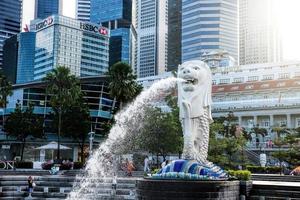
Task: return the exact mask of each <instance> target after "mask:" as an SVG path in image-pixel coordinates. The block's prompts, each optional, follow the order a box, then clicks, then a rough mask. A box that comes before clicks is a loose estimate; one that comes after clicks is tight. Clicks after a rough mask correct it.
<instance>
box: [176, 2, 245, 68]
mask: <svg viewBox="0 0 300 200" xmlns="http://www.w3.org/2000/svg"><path fill="white" fill-rule="evenodd" d="M238 37H239V36H238V1H237V0H213V1H206V0H183V1H182V44H181V45H182V62H184V61H187V60H193V59H200V58H201V56H202V54H203V53H207V52H211V51H214V50H226V51H227V52H228V53H229V55H230V56H232V57H233V58H234V59H235V61H236V64H238V59H239V39H238Z"/></svg>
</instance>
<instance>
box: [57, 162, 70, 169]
mask: <svg viewBox="0 0 300 200" xmlns="http://www.w3.org/2000/svg"><path fill="white" fill-rule="evenodd" d="M72 165H73V164H72V162H65V163H62V164H61V165H60V166H59V170H70V169H71V168H72Z"/></svg>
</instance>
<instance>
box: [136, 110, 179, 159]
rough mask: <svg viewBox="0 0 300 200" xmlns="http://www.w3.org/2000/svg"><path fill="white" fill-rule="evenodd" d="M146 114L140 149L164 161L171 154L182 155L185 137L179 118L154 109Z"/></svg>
mask: <svg viewBox="0 0 300 200" xmlns="http://www.w3.org/2000/svg"><path fill="white" fill-rule="evenodd" d="M146 113H147V114H146V119H145V122H144V124H143V128H142V138H140V143H139V145H140V148H141V149H142V150H145V151H149V152H150V153H153V154H155V155H157V156H162V157H163V158H164V159H165V158H166V156H167V155H168V154H170V153H182V152H181V151H182V146H183V137H182V130H181V125H180V123H178V116H177V115H176V116H175V115H174V114H173V113H172V112H170V113H167V112H163V111H162V110H161V109H159V108H152V107H149V108H148V109H147V111H146Z"/></svg>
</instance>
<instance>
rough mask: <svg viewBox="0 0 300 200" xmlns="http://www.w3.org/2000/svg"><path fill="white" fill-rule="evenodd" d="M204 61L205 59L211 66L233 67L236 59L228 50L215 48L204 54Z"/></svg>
mask: <svg viewBox="0 0 300 200" xmlns="http://www.w3.org/2000/svg"><path fill="white" fill-rule="evenodd" d="M201 58H202V59H201V60H202V61H204V62H205V63H206V64H208V66H209V67H210V68H216V67H232V66H234V65H235V60H234V58H232V57H231V56H229V54H228V52H227V51H224V50H223V51H222V50H215V51H211V52H208V53H204V54H202V57H201Z"/></svg>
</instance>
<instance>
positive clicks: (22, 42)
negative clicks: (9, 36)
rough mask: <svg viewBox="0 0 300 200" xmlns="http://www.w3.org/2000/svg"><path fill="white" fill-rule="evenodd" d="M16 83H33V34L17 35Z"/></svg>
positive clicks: (23, 33)
mask: <svg viewBox="0 0 300 200" xmlns="http://www.w3.org/2000/svg"><path fill="white" fill-rule="evenodd" d="M18 44H19V45H18V46H19V48H18V65H17V66H18V67H17V81H16V82H17V83H27V82H30V81H33V69H34V68H33V67H34V53H35V32H22V33H20V34H19V35H18Z"/></svg>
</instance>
